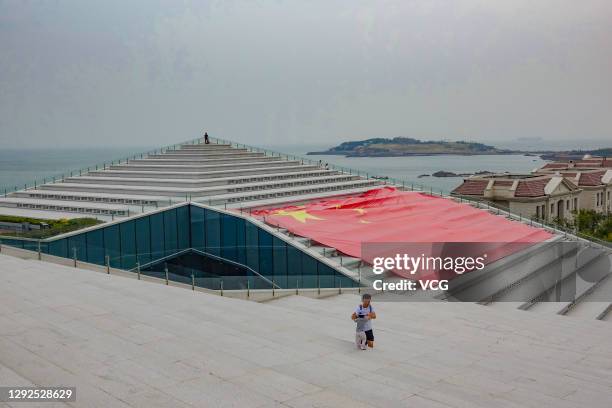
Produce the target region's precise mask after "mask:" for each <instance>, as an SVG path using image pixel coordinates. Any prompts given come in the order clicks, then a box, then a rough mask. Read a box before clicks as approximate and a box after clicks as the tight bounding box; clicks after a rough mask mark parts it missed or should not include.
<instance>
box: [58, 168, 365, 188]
mask: <svg viewBox="0 0 612 408" xmlns="http://www.w3.org/2000/svg"><path fill="white" fill-rule="evenodd" d="M333 175H337V172H334V171H331V170H311V171H303V172H282V173H280V172H279V173H272V174H263V175H247V176H238V177H215V178H207V177H206V174H205V173H203V174H202V178H200V179H193V178H190V179H183V178H164V177H160V178H155V179H153V178H150V177H104V176H91V175H85V176H81V177H69V178H66V179H65V180H64V182H66V183H83V184H121V185H146V186H164V185H170V186H173V187H178V186H185V187H189V188H196V187H207V186H222V185H242V184H246V183H255V182H272V181H278V180H295V179H303V178H312V177H330V176H333ZM355 177H356V176H355Z"/></svg>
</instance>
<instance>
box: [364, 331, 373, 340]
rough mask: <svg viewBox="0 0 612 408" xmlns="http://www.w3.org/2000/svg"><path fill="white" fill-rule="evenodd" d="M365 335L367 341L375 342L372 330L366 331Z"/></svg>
mask: <svg viewBox="0 0 612 408" xmlns="http://www.w3.org/2000/svg"><path fill="white" fill-rule="evenodd" d="M364 333H365V335H366V340H367V341H374V332H373V331H372V330H366V331H365V332H364Z"/></svg>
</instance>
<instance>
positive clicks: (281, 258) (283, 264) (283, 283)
mask: <svg viewBox="0 0 612 408" xmlns="http://www.w3.org/2000/svg"><path fill="white" fill-rule="evenodd" d="M272 244H273V249H272V258H273V259H274V282H275V283H276V284H277V285H279V286H280V287H281V288H286V287H287V244H286V243H285V241H283V240H282V239H279V238H277V237H273V240H272Z"/></svg>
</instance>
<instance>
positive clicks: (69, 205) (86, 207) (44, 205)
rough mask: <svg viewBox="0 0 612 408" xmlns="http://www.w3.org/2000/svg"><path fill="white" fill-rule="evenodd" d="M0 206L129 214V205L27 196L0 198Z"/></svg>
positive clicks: (99, 213) (101, 213)
mask: <svg viewBox="0 0 612 408" xmlns="http://www.w3.org/2000/svg"><path fill="white" fill-rule="evenodd" d="M0 207H9V208H24V209H31V210H43V211H62V212H78V213H82V214H93V215H114V216H119V217H127V216H129V215H130V210H129V207H127V206H124V205H117V204H105V203H91V202H73V201H64V200H42V199H33V198H27V197H3V198H0Z"/></svg>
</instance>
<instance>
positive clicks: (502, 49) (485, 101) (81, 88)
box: [0, 0, 612, 147]
mask: <svg viewBox="0 0 612 408" xmlns="http://www.w3.org/2000/svg"><path fill="white" fill-rule="evenodd" d="M611 74H612V1H611V0H580V1H577V0H448V1H442V0H389V1H373V0H364V1H359V0H347V1H340V0H321V1H305V0H301V1H284V0H276V1H264V0H249V1H153V0H142V1H131V0H118V1H109V0H104V1H102V0H100V1H85V0H75V1H62V0H56V1H51V0H49V1H25V0H14V1H3V0H0V142H2V143H1V145H2V146H9V147H30V146H54V147H63V146H69V145H75V144H76V145H79V146H87V145H97V146H99V145H113V146H114V145H117V146H120V145H130V146H135V145H162V144H170V143H173V142H178V141H182V140H186V139H190V138H194V137H197V136H198V135H199V134H201V132H202V131H203V130H204V129H207V130H208V131H209V133H210V134H211V135H213V136H219V137H224V138H228V139H234V140H237V141H242V142H249V143H251V144H262V145H263V144H265V145H270V144H273V143H282V144H288V143H321V142H323V143H330V144H332V143H335V142H339V141H342V140H347V139H357V138H366V137H378V136H381V137H392V136H411V137H417V138H427V139H430V138H433V139H467V140H479V141H485V142H489V143H493V144H494V143H495V142H496V141H502V140H512V139H516V138H518V137H542V138H544V139H549V140H551V141H552V140H553V139H562V140H587V139H599V140H601V141H602V143H604V142H605V141H606V140H608V141H610V142H609V143H606V144H608V145H612V79H611Z"/></svg>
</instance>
